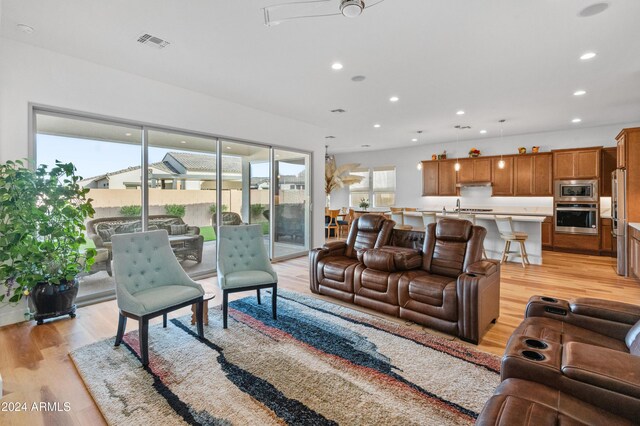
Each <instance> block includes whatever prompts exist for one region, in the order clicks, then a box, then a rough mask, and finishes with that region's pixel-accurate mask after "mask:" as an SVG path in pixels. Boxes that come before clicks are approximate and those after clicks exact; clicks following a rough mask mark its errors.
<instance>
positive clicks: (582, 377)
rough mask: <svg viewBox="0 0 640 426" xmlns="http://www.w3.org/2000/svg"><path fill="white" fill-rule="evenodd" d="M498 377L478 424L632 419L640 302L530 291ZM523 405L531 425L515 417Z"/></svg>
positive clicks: (639, 393)
mask: <svg viewBox="0 0 640 426" xmlns="http://www.w3.org/2000/svg"><path fill="white" fill-rule="evenodd" d="M501 376H502V379H503V380H504V381H503V383H502V384H501V385H500V387H499V388H498V390H497V391H496V394H495V395H494V396H493V397H492V398H491V399H490V400H489V402H488V403H487V405H486V406H485V408H484V410H483V412H482V413H481V415H480V417H479V418H478V424H498V423H502V422H505V421H509V424H516V425H517V424H540V425H546V424H558V421H560V424H594V425H595V424H608V425H609V424H633V423H637V422H639V421H640V307H638V306H635V305H630V304H627V303H621V302H612V301H606V300H601V299H591V298H578V299H574V300H572V301H566V300H559V299H555V298H550V297H542V296H534V297H532V298H531V299H530V300H529V303H528V305H527V309H526V318H525V319H524V321H523V322H522V323H521V324H520V326H518V328H516V330H515V331H514V333H513V334H512V335H511V337H510V339H509V342H508V343H507V347H506V349H505V354H504V357H503V358H502V368H501ZM525 406H526V407H528V408H527V409H528V410H530V412H531V413H533V414H532V416H531V418H530V423H525V422H524V421H514V419H517V418H518V412H520V413H521V412H522V407H525ZM520 416H521V414H520Z"/></svg>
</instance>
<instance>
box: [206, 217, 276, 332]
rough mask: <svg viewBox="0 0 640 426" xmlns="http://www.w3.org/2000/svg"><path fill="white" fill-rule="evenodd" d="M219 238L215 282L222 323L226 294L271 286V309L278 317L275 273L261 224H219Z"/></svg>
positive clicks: (225, 324) (226, 307)
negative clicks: (220, 301) (219, 290)
mask: <svg viewBox="0 0 640 426" xmlns="http://www.w3.org/2000/svg"><path fill="white" fill-rule="evenodd" d="M219 238H220V240H219V241H218V271H217V272H218V286H220V289H221V290H222V327H223V328H227V316H228V310H229V294H230V293H237V292H240V291H250V290H256V291H257V297H258V304H261V303H262V302H261V300H260V290H261V289H263V288H271V311H272V315H273V319H277V308H276V299H277V292H278V275H277V274H276V272H275V271H274V270H273V267H272V266H271V262H270V261H269V257H268V256H267V250H266V249H265V246H264V243H265V241H264V236H263V235H262V226H261V225H239V226H221V227H220V234H219Z"/></svg>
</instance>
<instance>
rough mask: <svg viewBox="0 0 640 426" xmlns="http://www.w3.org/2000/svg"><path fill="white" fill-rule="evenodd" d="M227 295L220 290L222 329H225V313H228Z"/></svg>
mask: <svg viewBox="0 0 640 426" xmlns="http://www.w3.org/2000/svg"><path fill="white" fill-rule="evenodd" d="M228 305H229V295H228V294H227V290H222V328H227V313H228V311H229V306H228Z"/></svg>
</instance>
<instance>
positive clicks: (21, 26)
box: [16, 24, 33, 34]
mask: <svg viewBox="0 0 640 426" xmlns="http://www.w3.org/2000/svg"><path fill="white" fill-rule="evenodd" d="M16 26H17V27H18V29H19V30H20V31H22V32H23V33H25V34H31V33H33V27H31V26H29V25H27V24H18V25H16Z"/></svg>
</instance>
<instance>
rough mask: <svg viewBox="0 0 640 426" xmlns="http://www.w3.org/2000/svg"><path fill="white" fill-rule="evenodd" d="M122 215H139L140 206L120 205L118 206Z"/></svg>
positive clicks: (140, 212) (140, 211)
mask: <svg viewBox="0 0 640 426" xmlns="http://www.w3.org/2000/svg"><path fill="white" fill-rule="evenodd" d="M120 214H121V215H122V216H140V215H141V214H142V206H122V207H120Z"/></svg>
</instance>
